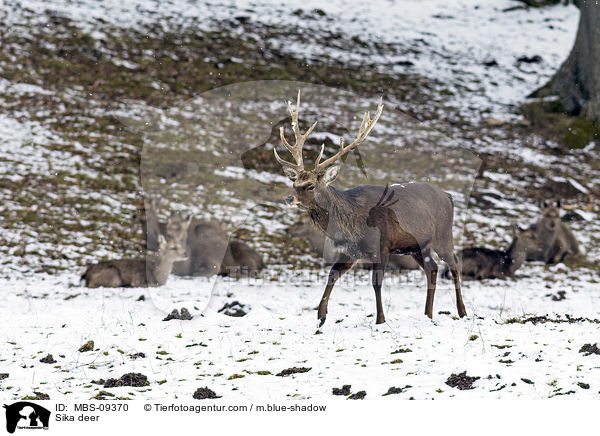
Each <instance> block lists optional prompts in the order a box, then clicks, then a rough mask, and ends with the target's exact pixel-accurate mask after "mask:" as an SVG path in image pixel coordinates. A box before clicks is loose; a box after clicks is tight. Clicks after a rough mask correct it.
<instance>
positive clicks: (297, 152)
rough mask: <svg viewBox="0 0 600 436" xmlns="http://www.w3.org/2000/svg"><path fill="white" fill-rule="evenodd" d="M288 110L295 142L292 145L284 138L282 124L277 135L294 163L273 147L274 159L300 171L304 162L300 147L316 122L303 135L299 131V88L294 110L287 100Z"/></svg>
mask: <svg viewBox="0 0 600 436" xmlns="http://www.w3.org/2000/svg"><path fill="white" fill-rule="evenodd" d="M288 111H289V112H290V115H291V116H292V129H293V130H294V136H295V137H296V143H295V144H294V145H293V146H292V145H290V144H289V143H288V142H287V140H286V139H285V135H284V134H283V126H282V127H280V128H279V137H280V138H281V143H282V144H283V145H284V146H285V148H287V149H288V150H289V152H290V153H292V157H293V158H294V160H295V161H296V164H293V163H291V162H288V161H285V160H283V159H281V158H280V157H279V155H278V154H277V150H276V149H275V148H273V153H275V159H277V162H279V163H280V164H281V165H283V166H286V167H289V168H291V169H293V170H295V171H296V172H300V171H303V170H304V162H303V160H302V147H304V142H305V141H306V138H308V136H309V135H310V134H311V133H312V131H313V129H314V128H315V126H316V125H317V122H316V121H315V123H314V124H313V125H312V126H310V128H309V129H308V130H307V131H306V133H305V134H304V135H302V134H301V133H300V126H299V124H298V113H299V112H300V90H298V99H297V101H296V110H294V109H293V107H292V104H291V103H290V102H288Z"/></svg>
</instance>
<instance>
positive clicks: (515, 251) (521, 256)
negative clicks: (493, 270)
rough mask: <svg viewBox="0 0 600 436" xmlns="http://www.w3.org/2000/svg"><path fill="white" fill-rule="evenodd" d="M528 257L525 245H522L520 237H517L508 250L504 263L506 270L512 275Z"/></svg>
mask: <svg viewBox="0 0 600 436" xmlns="http://www.w3.org/2000/svg"><path fill="white" fill-rule="evenodd" d="M526 257H527V253H526V251H525V249H524V247H522V246H521V244H519V242H518V239H516V238H515V240H513V242H512V243H511V244H510V247H508V250H507V251H506V258H505V263H504V267H505V269H506V272H507V273H508V274H510V275H512V274H514V272H515V271H516V270H517V269H519V268H520V267H521V265H523V263H524V262H525V258H526Z"/></svg>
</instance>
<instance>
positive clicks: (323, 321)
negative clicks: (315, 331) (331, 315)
mask: <svg viewBox="0 0 600 436" xmlns="http://www.w3.org/2000/svg"><path fill="white" fill-rule="evenodd" d="M326 319H327V318H325V317H323V318H319V327H317V328H321V327H323V324H325V320H326Z"/></svg>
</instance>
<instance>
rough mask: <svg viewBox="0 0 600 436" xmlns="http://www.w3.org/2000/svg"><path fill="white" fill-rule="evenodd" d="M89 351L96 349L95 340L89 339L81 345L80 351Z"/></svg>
mask: <svg viewBox="0 0 600 436" xmlns="http://www.w3.org/2000/svg"><path fill="white" fill-rule="evenodd" d="M87 351H94V341H87V342H86V343H85V344H83V345H82V346H81V347H79V352H80V353H85V352H87Z"/></svg>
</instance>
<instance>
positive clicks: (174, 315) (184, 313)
mask: <svg viewBox="0 0 600 436" xmlns="http://www.w3.org/2000/svg"><path fill="white" fill-rule="evenodd" d="M192 318H193V316H192V315H191V314H190V312H189V311H188V310H187V309H186V308H185V307H182V308H181V312H179V311H178V310H177V309H173V311H172V312H171V313H170V314H168V315H167V316H166V317H165V319H163V321H171V320H172V319H181V320H190V319H192Z"/></svg>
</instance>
